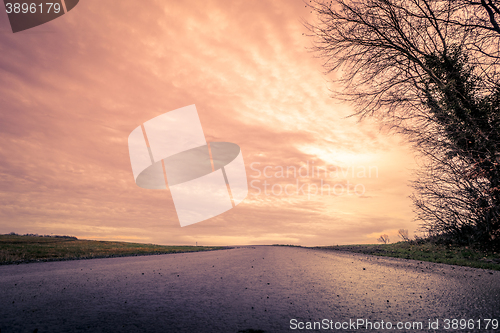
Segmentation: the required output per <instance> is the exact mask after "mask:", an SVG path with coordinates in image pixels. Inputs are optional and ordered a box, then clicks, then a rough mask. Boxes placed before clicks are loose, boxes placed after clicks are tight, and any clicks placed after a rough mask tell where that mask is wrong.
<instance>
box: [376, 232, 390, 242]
mask: <svg viewBox="0 0 500 333" xmlns="http://www.w3.org/2000/svg"><path fill="white" fill-rule="evenodd" d="M377 241H378V242H380V243H384V244H387V243H389V236H387V235H385V234H384V235H381V236H380V237H379V238H378V239H377Z"/></svg>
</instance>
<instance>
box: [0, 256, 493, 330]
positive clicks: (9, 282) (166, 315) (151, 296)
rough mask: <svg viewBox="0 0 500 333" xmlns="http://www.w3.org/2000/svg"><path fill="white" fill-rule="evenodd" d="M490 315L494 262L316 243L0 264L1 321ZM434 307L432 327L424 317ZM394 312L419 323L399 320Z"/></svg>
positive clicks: (252, 325)
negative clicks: (397, 255) (480, 264)
mask: <svg viewBox="0 0 500 333" xmlns="http://www.w3.org/2000/svg"><path fill="white" fill-rule="evenodd" d="M455 318H456V319H467V320H470V319H473V320H474V325H475V327H476V329H471V328H468V329H467V328H466V329H464V330H460V329H457V330H453V329H452V327H451V324H452V322H450V323H449V324H450V329H448V330H446V329H445V326H446V321H445V319H455ZM493 318H495V319H497V320H499V321H500V272H499V271H488V270H481V269H473V268H465V267H458V266H448V265H442V264H432V263H427V262H419V261H413V260H403V259H394V258H383V257H374V256H367V255H362V254H352V253H345V252H336V251H327V250H319V249H306V248H295V247H272V246H255V247H241V248H234V249H229V250H221V251H212V252H198V253H182V254H167V255H154V256H140V257H122V258H108V259H92V260H75V261H61V262H44V263H30V264H20V265H6V266H0V333H7V332H34V331H35V330H37V332H38V333H42V332H234V333H236V332H239V331H240V332H259V330H261V331H264V332H313V331H316V332H387V331H390V330H392V331H395V332H396V331H399V332H475V331H477V332H500V326H499V328H498V329H497V330H491V327H492V324H491V323H490V327H489V328H490V329H488V330H485V329H484V326H485V325H486V323H487V319H493ZM436 319H437V320H439V322H438V325H439V326H438V327H439V329H437V330H434V329H429V328H428V325H429V320H431V321H432V322H435V321H436ZM294 320H295V321H294ZM349 320H351V322H350V323H349ZM357 320H364V322H363V323H361V322H359V321H358V322H357ZM382 320H383V321H384V326H383V327H385V329H382V328H380V327H381V326H379V327H378V328H379V329H376V328H377V324H376V323H377V322H378V323H379V325H382V324H381V321H382ZM478 320H479V322H478ZM365 321H369V322H370V323H371V324H372V326H371V329H369V328H370V327H369V326H365ZM307 322H310V325H314V322H320V324H322V327H321V329H316V330H313V329H310V330H308V329H306V328H307V326H306V325H308V324H307ZM388 322H390V323H391V324H392V329H388V328H387V325H388ZM398 322H401V323H403V325H410V324H411V325H414V324H413V323H414V322H422V328H423V329H417V326H413V327H414V328H415V329H404V326H403V327H402V328H403V329H402V330H398V329H397V327H396V325H397V323H398ZM408 322H409V323H410V324H407V323H408ZM326 323H328V324H326ZM336 323H337V328H338V329H336V328H335V324H336ZM353 323H356V324H357V323H359V324H360V326H353ZM479 323H480V324H481V325H482V328H481V329H477V326H478V325H479ZM347 324H349V326H348V327H347V326H346V325H347ZM302 325H304V329H300V328H301V327H302ZM316 325H318V324H316ZM341 325H343V326H344V328H342V326H341ZM366 325H368V324H366ZM415 325H418V324H415ZM327 326H328V327H327ZM407 327H408V326H407ZM293 328H295V329H293ZM316 328H318V326H316ZM326 328H327V329H326ZM252 330H253V331H252Z"/></svg>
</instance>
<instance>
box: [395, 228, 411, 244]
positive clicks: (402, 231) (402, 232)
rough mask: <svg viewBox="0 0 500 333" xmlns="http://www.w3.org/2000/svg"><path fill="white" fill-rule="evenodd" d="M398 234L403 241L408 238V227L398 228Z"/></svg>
mask: <svg viewBox="0 0 500 333" xmlns="http://www.w3.org/2000/svg"><path fill="white" fill-rule="evenodd" d="M398 236H399V237H400V238H401V239H402V240H403V241H405V242H408V241H409V240H410V236H408V229H399V231H398Z"/></svg>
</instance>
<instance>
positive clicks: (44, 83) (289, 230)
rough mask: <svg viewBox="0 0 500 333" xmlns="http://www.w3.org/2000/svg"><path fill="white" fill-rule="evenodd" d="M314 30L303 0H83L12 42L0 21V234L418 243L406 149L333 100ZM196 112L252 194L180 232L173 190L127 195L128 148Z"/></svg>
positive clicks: (205, 241)
mask: <svg viewBox="0 0 500 333" xmlns="http://www.w3.org/2000/svg"><path fill="white" fill-rule="evenodd" d="M314 20H315V17H314V16H313V14H312V13H311V11H310V9H309V8H307V7H306V6H305V5H304V3H303V2H302V0H293V1H285V0H283V1H266V0H262V1H231V2H227V1H223V0H221V1H205V2H200V1H164V0H151V1H148V2H147V3H145V2H143V1H129V0H126V1H125V0H122V1H118V0H108V1H100V0H85V1H80V3H79V4H78V5H77V6H76V7H75V8H74V9H73V10H71V11H70V12H68V13H67V14H65V15H63V16H61V17H59V18H57V19H55V20H53V21H51V22H48V23H46V24H43V25H40V26H38V27H34V28H32V29H29V30H25V31H22V32H18V33H15V34H14V33H12V31H11V28H10V25H9V21H8V18H7V14H6V12H5V11H4V10H1V11H0V51H1V54H2V57H1V58H0V233H9V232H16V233H19V234H24V233H37V234H46V235H50V234H53V235H72V236H76V237H78V238H82V239H95V240H117V241H130V242H142V243H154V244H172V245H181V244H196V243H197V244H198V245H243V244H295V245H306V246H313V245H336V244H353V243H356V244H363V243H376V242H377V238H378V237H379V236H380V235H381V234H388V235H389V236H390V238H391V241H397V240H398V239H397V236H396V235H397V230H398V229H408V230H409V231H410V235H411V234H413V232H414V231H415V230H417V229H418V222H415V221H414V213H413V211H412V206H411V200H410V199H409V195H410V194H411V188H409V187H408V184H409V181H410V180H411V178H412V170H413V169H414V168H415V167H416V164H415V161H414V157H413V153H412V151H411V149H410V147H409V146H408V145H407V144H405V142H404V140H403V139H402V138H401V137H398V136H397V135H395V134H393V133H390V132H387V131H386V130H381V129H380V127H379V126H378V125H377V124H376V123H375V122H374V121H372V120H370V119H365V120H363V121H362V122H359V121H358V119H356V118H353V117H348V116H349V115H350V114H352V112H353V108H352V106H350V105H346V104H342V103H340V102H338V101H337V100H335V99H334V98H332V97H333V96H332V94H333V93H332V90H334V88H336V87H335V86H334V83H332V80H333V79H335V77H336V75H339V74H338V73H332V74H329V75H325V73H324V69H323V68H322V59H320V58H318V55H317V54H315V53H314V52H312V51H311V49H310V48H311V47H312V41H313V40H312V38H311V37H309V36H307V29H306V28H305V27H304V22H314ZM192 104H195V105H196V108H197V110H198V115H199V118H200V121H201V125H202V128H203V132H204V135H205V138H206V140H207V142H217V141H226V142H232V143H235V144H238V145H239V146H240V148H241V152H242V156H243V160H244V162H245V168H246V173H247V180H248V187H249V191H248V195H247V197H246V199H245V200H244V201H243V202H241V203H240V204H239V205H237V206H236V207H235V208H233V209H231V210H229V211H227V212H225V213H223V214H221V215H218V216H216V217H213V218H211V219H208V220H206V221H203V222H199V223H196V224H193V225H190V226H186V227H181V226H180V224H179V219H178V217H177V213H176V210H175V206H174V203H173V200H172V196H171V194H170V191H169V190H168V189H167V190H149V189H143V188H140V187H139V186H137V185H136V184H135V182H134V177H133V174H132V169H131V161H130V156H129V150H128V141H127V140H128V136H129V134H130V133H131V132H132V130H134V129H135V128H136V127H137V126H140V125H141V124H143V123H144V122H146V121H148V120H149V119H152V118H154V117H156V116H158V115H161V114H163V113H166V112H168V111H172V110H175V109H178V108H181V107H184V106H187V105H192ZM301 167H302V169H300V168H301ZM318 167H319V168H320V169H316V168H318ZM299 169H300V170H301V171H302V173H301V174H298V173H296V174H295V175H294V174H293V170H297V171H299ZM325 169H326V170H329V172H327V173H325V172H324V171H321V170H325ZM281 170H284V171H285V172H280V171H281ZM287 170H288V174H287V173H286V171H287ZM318 170H319V171H320V172H319V175H318V172H317V171H318ZM264 171H265V174H264ZM313 171H314V174H313ZM288 184H290V185H289V186H288V187H286V186H287V185H288ZM325 184H329V185H330V191H329V190H328V188H327V187H326V186H325ZM297 185H298V186H297ZM321 186H323V193H321V190H320V187H321ZM285 187H286V188H287V189H288V192H287V193H285V192H284V188H285ZM293 189H295V190H293ZM332 189H335V191H333V190H332Z"/></svg>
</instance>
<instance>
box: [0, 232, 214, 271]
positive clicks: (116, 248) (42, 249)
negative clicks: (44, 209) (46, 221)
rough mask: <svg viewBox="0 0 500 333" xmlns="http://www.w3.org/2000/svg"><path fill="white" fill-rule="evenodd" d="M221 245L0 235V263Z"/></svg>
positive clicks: (188, 250)
mask: <svg viewBox="0 0 500 333" xmlns="http://www.w3.org/2000/svg"><path fill="white" fill-rule="evenodd" d="M219 249H222V247H205V246H163V245H153V244H138V243H127V242H110V241H94V240H83V239H82V240H80V239H76V238H74V237H62V236H58V237H40V236H20V235H0V264H11V263H19V262H31V261H52V260H69V259H87V258H106V257H115V256H116V257H117V256H132V255H146V254H161V253H178V252H197V251H208V250H219Z"/></svg>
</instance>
